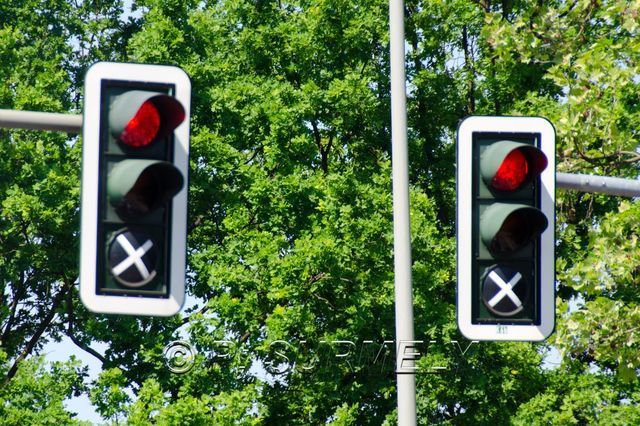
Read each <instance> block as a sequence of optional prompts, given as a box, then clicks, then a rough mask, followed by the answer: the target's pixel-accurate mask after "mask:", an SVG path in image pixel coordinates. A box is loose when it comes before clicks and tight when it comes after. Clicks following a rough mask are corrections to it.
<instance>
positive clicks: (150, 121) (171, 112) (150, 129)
mask: <svg viewBox="0 0 640 426" xmlns="http://www.w3.org/2000/svg"><path fill="white" fill-rule="evenodd" d="M184 119H185V110H184V107H183V106H182V104H181V103H180V102H179V101H178V100H176V99H175V98H174V97H172V96H168V95H165V94H162V93H157V92H147V91H144V90H130V91H128V92H125V93H123V94H121V95H119V96H117V97H116V98H115V99H114V101H113V104H112V106H111V108H110V109H109V129H110V131H111V134H112V135H113V137H114V138H116V139H117V140H119V141H120V142H121V143H123V144H125V145H127V146H130V147H132V148H141V147H145V146H148V145H150V144H151V143H153V142H154V141H155V140H156V139H158V138H161V137H165V136H166V135H168V134H169V133H170V132H172V131H173V130H174V129H175V128H176V127H178V126H179V125H180V123H182V122H183V121H184Z"/></svg>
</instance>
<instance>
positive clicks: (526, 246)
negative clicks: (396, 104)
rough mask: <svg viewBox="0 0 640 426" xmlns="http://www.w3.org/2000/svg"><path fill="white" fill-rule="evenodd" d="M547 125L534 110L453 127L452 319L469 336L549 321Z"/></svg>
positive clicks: (519, 336)
mask: <svg viewBox="0 0 640 426" xmlns="http://www.w3.org/2000/svg"><path fill="white" fill-rule="evenodd" d="M554 151H555V130H554V128H553V126H552V125H551V123H550V122H549V121H547V120H546V119H544V118H541V117H480V116H474V117H468V118H466V119H465V120H463V121H462V122H461V123H460V126H459V127H458V135H457V197H458V198H457V243H458V256H457V260H458V266H457V269H458V274H457V278H458V301H457V309H458V326H459V328H460V331H461V332H462V334H463V335H465V337H467V338H469V339H472V340H526V341H539V340H544V339H545V338H547V337H548V336H549V335H550V334H551V333H552V332H553V329H554V327H555V260H554V259H555V258H554V248H555V244H554V223H555V152H554Z"/></svg>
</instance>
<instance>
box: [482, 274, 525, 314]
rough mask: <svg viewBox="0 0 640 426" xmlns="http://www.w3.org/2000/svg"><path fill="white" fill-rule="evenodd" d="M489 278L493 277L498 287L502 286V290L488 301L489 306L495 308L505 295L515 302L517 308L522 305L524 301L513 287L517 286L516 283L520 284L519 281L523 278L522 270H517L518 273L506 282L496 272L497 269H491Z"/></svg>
mask: <svg viewBox="0 0 640 426" xmlns="http://www.w3.org/2000/svg"><path fill="white" fill-rule="evenodd" d="M488 278H491V279H492V280H493V282H494V283H496V285H497V286H498V287H500V291H499V292H498V293H496V295H495V296H493V297H492V298H491V300H489V302H488V303H489V306H491V307H492V308H493V307H494V306H496V305H497V304H498V303H499V302H500V301H501V300H502V299H503V298H504V297H505V296H507V297H509V299H511V301H512V302H513V304H514V305H516V308H519V307H520V306H522V302H521V301H520V298H519V297H518V296H517V295H516V294H515V293H514V292H513V287H515V286H516V284H518V281H520V279H521V278H522V275H520V272H516V274H515V275H514V276H513V277H512V278H511V279H510V280H509V282H508V283H505V282H504V280H503V279H502V278H500V275H498V274H496V271H491V272H490V273H489V277H488Z"/></svg>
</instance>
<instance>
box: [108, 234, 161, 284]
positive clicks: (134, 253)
mask: <svg viewBox="0 0 640 426" xmlns="http://www.w3.org/2000/svg"><path fill="white" fill-rule="evenodd" d="M116 241H117V242H118V243H119V244H120V246H121V247H122V248H123V249H124V251H126V252H127V254H128V255H129V256H128V257H127V258H126V259H125V260H123V261H122V262H120V263H118V264H117V265H116V266H114V267H113V269H112V271H113V274H114V275H120V274H121V273H123V272H124V271H126V270H127V268H128V267H129V266H131V265H133V264H135V265H136V268H138V272H140V275H142V278H143V279H144V280H146V279H147V278H149V275H150V274H149V270H148V269H147V265H145V264H144V262H143V261H142V256H144V254H145V253H146V252H147V251H149V249H150V248H151V247H153V242H152V241H151V240H147V241H145V243H144V244H142V245H141V246H140V247H138V249H137V250H136V249H135V248H133V246H132V245H131V242H129V240H127V238H126V237H125V236H124V235H123V234H120V235H118V237H117V238H116ZM154 272H155V271H154Z"/></svg>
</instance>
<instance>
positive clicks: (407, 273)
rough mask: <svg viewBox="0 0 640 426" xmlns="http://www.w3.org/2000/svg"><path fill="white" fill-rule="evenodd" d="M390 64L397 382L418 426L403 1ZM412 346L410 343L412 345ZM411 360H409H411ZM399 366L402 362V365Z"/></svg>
mask: <svg viewBox="0 0 640 426" xmlns="http://www.w3.org/2000/svg"><path fill="white" fill-rule="evenodd" d="M389 38H390V63H391V157H392V158H391V167H392V178H393V249H394V277H395V300H396V370H397V371H396V380H397V387H398V424H399V425H400V426H411V425H415V424H416V381H415V376H414V375H413V374H406V373H405V374H403V373H402V372H399V371H400V370H405V371H406V370H412V369H413V368H412V367H413V360H411V359H406V358H405V357H403V354H401V353H400V351H401V350H405V348H406V345H405V344H403V342H404V343H409V342H412V341H413V297H412V294H411V227H410V222H409V165H408V163H409V160H408V158H409V155H408V152H407V151H408V149H407V99H406V83H405V79H406V76H405V65H404V61H405V52H404V1H403V0H389ZM409 344H411V343H409ZM409 358H410V357H409ZM398 362H403V364H404V365H400V364H399V363H398Z"/></svg>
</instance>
